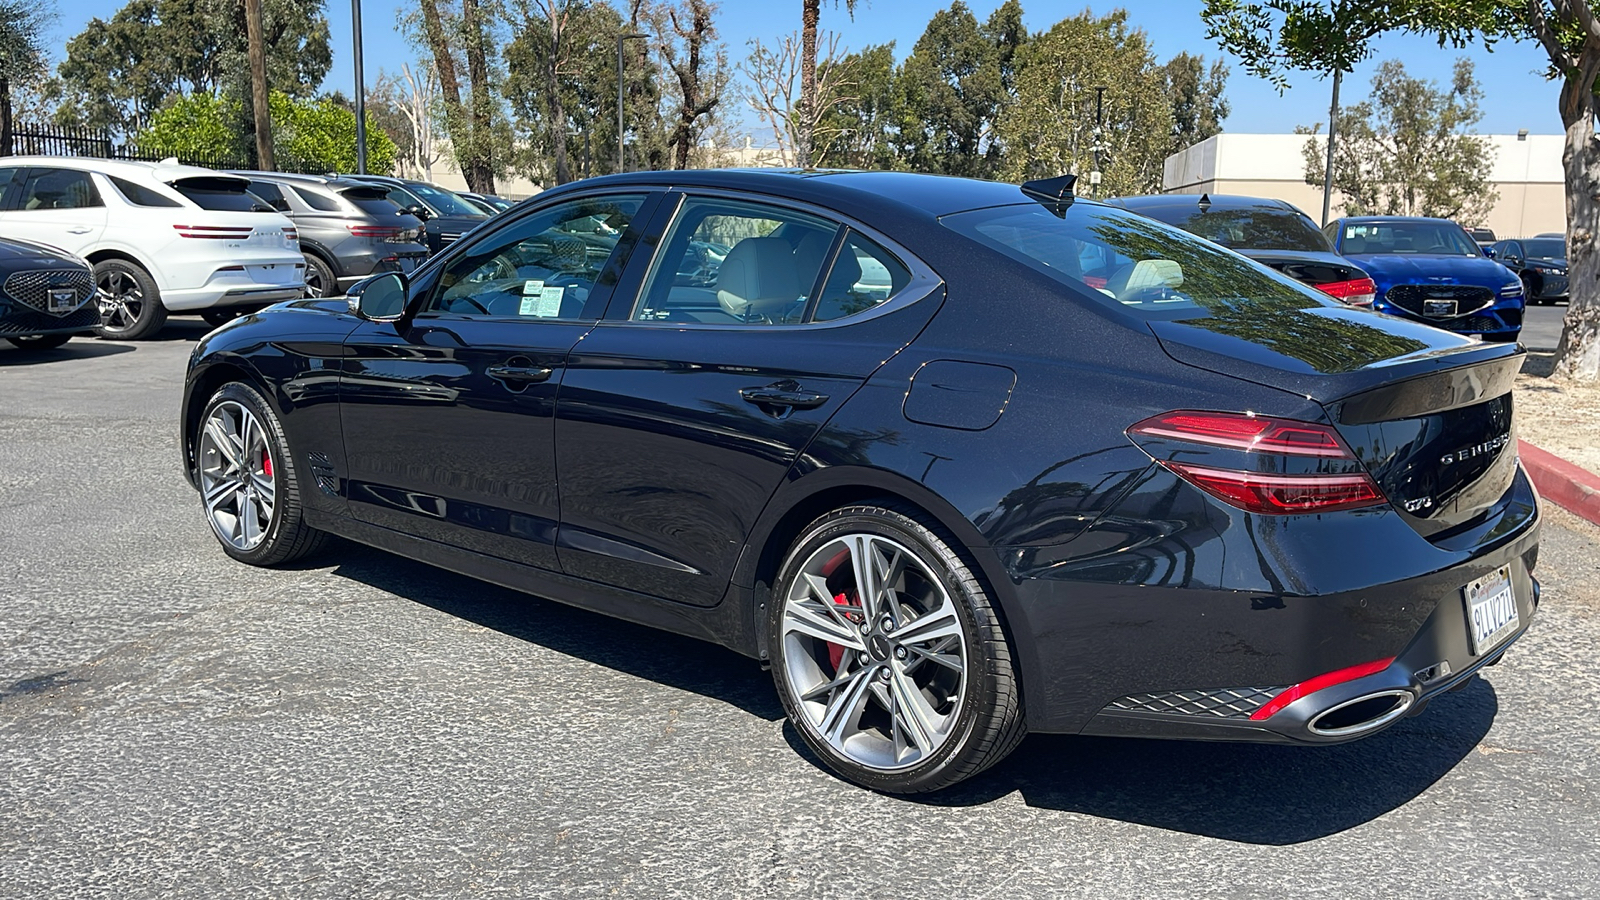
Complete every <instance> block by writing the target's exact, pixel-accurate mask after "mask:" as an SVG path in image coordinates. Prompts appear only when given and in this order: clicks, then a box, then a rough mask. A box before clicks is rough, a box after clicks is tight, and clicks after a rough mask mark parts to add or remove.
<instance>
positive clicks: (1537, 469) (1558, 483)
mask: <svg viewBox="0 0 1600 900" xmlns="http://www.w3.org/2000/svg"><path fill="white" fill-rule="evenodd" d="M1517 450H1518V451H1519V452H1520V453H1521V455H1522V467H1523V468H1524V469H1527V470H1528V477H1529V478H1532V479H1533V486H1534V487H1536V488H1538V489H1539V496H1541V497H1543V498H1544V499H1546V500H1549V501H1551V502H1552V503H1555V504H1556V505H1557V506H1560V507H1561V508H1562V509H1565V510H1568V511H1569V512H1571V513H1573V514H1574V515H1577V516H1580V517H1582V518H1585V519H1588V520H1589V521H1591V522H1593V523H1595V524H1597V525H1600V475H1596V474H1594V473H1593V472H1590V471H1589V470H1588V469H1582V468H1579V467H1577V466H1575V465H1573V464H1572V463H1569V462H1567V461H1566V460H1564V459H1562V458H1561V457H1559V456H1557V455H1555V454H1554V453H1551V452H1549V451H1548V450H1540V449H1539V448H1538V447H1535V446H1534V445H1532V444H1530V443H1528V442H1527V441H1518V442H1517Z"/></svg>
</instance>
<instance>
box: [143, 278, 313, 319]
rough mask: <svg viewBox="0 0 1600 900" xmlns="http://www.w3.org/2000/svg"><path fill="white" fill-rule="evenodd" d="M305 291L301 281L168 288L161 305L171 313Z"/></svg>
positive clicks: (264, 301)
mask: <svg viewBox="0 0 1600 900" xmlns="http://www.w3.org/2000/svg"><path fill="white" fill-rule="evenodd" d="M303 293H305V285H304V284H290V285H283V284H250V283H245V284H240V285H237V286H226V287H218V286H212V287H206V288H201V289H198V290H192V291H171V292H168V293H163V294H162V295H161V304H162V305H163V306H165V307H166V308H167V309H169V310H171V311H173V312H186V311H190V310H199V309H214V308H217V307H225V306H258V305H265V304H268V303H277V302H278V301H280V300H295V299H298V298H299V297H300V295H301V294H303Z"/></svg>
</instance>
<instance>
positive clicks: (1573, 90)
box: [1553, 48, 1600, 381]
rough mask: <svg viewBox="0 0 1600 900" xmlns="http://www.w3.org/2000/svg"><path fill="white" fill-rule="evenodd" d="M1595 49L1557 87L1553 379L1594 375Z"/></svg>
mask: <svg viewBox="0 0 1600 900" xmlns="http://www.w3.org/2000/svg"><path fill="white" fill-rule="evenodd" d="M1597 72H1600V49H1589V48H1586V49H1585V51H1584V54H1583V58H1582V59H1581V60H1580V66H1579V70H1578V72H1576V73H1574V75H1571V76H1569V77H1568V78H1567V80H1566V81H1565V82H1564V83H1563V84H1562V87H1561V121H1562V123H1563V124H1564V125H1565V126H1566V129H1567V139H1566V147H1565V149H1564V150H1563V151H1562V154H1561V166H1562V169H1563V170H1564V173H1565V175H1566V188H1567V264H1568V268H1567V273H1568V280H1567V284H1568V296H1570V297H1571V300H1570V301H1569V303H1568V305H1567V315H1566V318H1565V319H1564V320H1563V321H1562V329H1561V342H1560V343H1559V344H1558V345H1557V346H1556V358H1555V371H1554V373H1553V374H1554V375H1555V377H1558V378H1573V379H1579V380H1584V381H1595V380H1600V247H1597V246H1596V236H1597V234H1596V232H1597V231H1600V139H1597V137H1596V135H1595V132H1594V117H1595V112H1596V109H1595V94H1594V91H1593V90H1592V89H1591V86H1592V85H1593V84H1594V81H1595V75H1596V73H1597Z"/></svg>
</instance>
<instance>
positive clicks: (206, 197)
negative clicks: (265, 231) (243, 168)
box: [172, 178, 272, 212]
mask: <svg viewBox="0 0 1600 900" xmlns="http://www.w3.org/2000/svg"><path fill="white" fill-rule="evenodd" d="M172 186H173V188H175V189H176V190H177V191H178V193H180V194H182V195H184V196H185V197H188V198H189V200H190V201H192V202H193V203H194V205H196V206H198V207H200V208H201V209H210V210H216V211H219V212H271V211H272V210H271V208H270V207H267V206H265V205H264V204H263V203H262V202H261V201H260V200H259V199H257V198H256V196H255V195H254V194H251V193H250V191H249V190H248V189H247V188H248V186H249V182H247V181H243V180H241V179H237V178H184V179H181V180H179V181H174V182H173V183H172Z"/></svg>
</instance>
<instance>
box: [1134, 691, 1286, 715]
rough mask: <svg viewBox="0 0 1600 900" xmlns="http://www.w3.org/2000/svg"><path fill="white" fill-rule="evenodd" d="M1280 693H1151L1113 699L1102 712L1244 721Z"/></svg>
mask: <svg viewBox="0 0 1600 900" xmlns="http://www.w3.org/2000/svg"><path fill="white" fill-rule="evenodd" d="M1283 690H1284V689H1283V688H1281V687H1246V688H1222V689H1220V690H1211V691H1157V692H1156V693H1153V694H1131V695H1129V696H1127V697H1123V698H1122V699H1121V700H1113V701H1112V702H1111V704H1110V705H1109V706H1107V707H1106V709H1107V710H1112V711H1117V712H1133V713H1162V714H1167V715H1178V716H1209V717H1214V718H1218V719H1248V718H1250V714H1251V713H1253V712H1255V711H1256V710H1258V709H1260V708H1261V707H1262V706H1264V705H1265V704H1266V702H1267V701H1268V700H1271V699H1272V698H1273V697H1276V696H1277V695H1278V694H1280V693H1282V692H1283Z"/></svg>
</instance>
